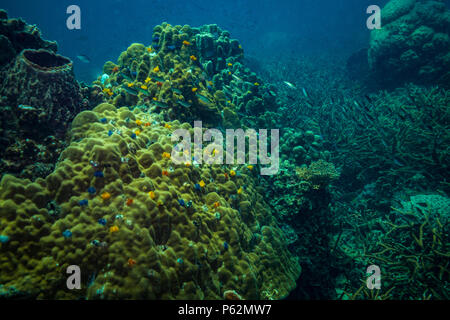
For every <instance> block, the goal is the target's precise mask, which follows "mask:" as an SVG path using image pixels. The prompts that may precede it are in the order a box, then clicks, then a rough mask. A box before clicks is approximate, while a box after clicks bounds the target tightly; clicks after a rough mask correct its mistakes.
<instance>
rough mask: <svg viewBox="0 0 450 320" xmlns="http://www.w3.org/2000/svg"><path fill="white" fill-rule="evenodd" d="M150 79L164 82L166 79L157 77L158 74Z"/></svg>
mask: <svg viewBox="0 0 450 320" xmlns="http://www.w3.org/2000/svg"><path fill="white" fill-rule="evenodd" d="M151 79H152V80H153V81H156V82H163V83H164V81H166V80H164V78H161V77H158V76H152V77H151Z"/></svg>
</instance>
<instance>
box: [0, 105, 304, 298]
mask: <svg viewBox="0 0 450 320" xmlns="http://www.w3.org/2000/svg"><path fill="white" fill-rule="evenodd" d="M180 128H184V129H186V130H189V132H191V134H193V129H192V128H191V127H190V125H189V124H187V123H184V124H181V123H180V122H179V121H174V122H165V121H164V120H163V119H162V118H161V116H160V115H157V114H149V113H148V112H147V111H145V112H144V111H141V110H140V109H139V108H135V109H134V110H133V111H130V110H129V109H128V108H127V107H122V108H119V109H117V108H116V107H115V106H113V105H110V104H106V103H104V104H101V105H99V106H97V107H96V108H95V109H93V110H92V111H83V112H81V113H80V114H79V115H78V116H77V117H76V118H75V119H74V121H73V123H72V129H71V131H70V136H71V143H70V145H69V147H68V148H67V149H66V150H64V152H63V153H62V154H61V158H60V160H59V162H58V164H57V167H56V169H55V171H54V172H53V173H51V174H50V175H48V176H47V177H46V178H45V179H42V178H39V179H37V180H36V181H35V182H31V181H29V180H26V179H19V178H15V177H13V176H10V175H5V176H4V177H3V179H2V180H1V182H0V222H1V223H0V235H1V236H2V237H3V238H2V239H5V241H2V243H0V248H1V251H2V255H1V257H0V284H1V285H2V288H3V289H2V290H3V291H5V292H7V294H8V295H9V296H14V295H15V294H16V295H17V296H24V295H25V296H28V297H35V298H57V299H68V298H71V299H75V298H89V299H98V298H104V299H222V298H223V297H224V296H225V297H226V296H228V294H227V292H232V291H233V290H234V291H235V292H236V293H237V294H239V295H240V296H241V297H243V298H244V299H265V298H273V299H279V298H283V297H285V296H286V295H287V294H288V293H289V292H290V290H292V289H293V288H294V287H295V281H296V279H297V277H298V276H299V273H300V266H299V264H298V261H297V258H295V257H294V256H293V255H292V254H291V253H290V252H289V251H288V250H287V248H286V243H285V233H284V232H283V231H282V230H281V229H280V228H279V227H278V225H277V221H276V219H275V217H274V216H273V215H272V214H271V212H270V210H268V209H267V205H266V204H265V201H264V197H263V195H262V194H261V193H260V190H259V188H258V187H256V186H255V179H256V177H255V175H256V174H257V173H256V168H253V167H252V166H239V167H234V168H229V167H228V166H222V165H210V166H208V165H203V166H197V165H196V164H195V162H192V163H186V164H180V165H175V164H174V163H173V162H172V161H171V159H170V155H171V151H172V148H173V142H172V141H171V134H172V132H173V130H176V129H180ZM69 265H78V266H79V267H80V268H81V271H82V280H83V281H82V282H83V283H82V289H81V290H73V291H72V290H68V289H67V288H66V286H65V282H66V277H67V274H66V269H67V267H68V266H69ZM230 290H231V291H230Z"/></svg>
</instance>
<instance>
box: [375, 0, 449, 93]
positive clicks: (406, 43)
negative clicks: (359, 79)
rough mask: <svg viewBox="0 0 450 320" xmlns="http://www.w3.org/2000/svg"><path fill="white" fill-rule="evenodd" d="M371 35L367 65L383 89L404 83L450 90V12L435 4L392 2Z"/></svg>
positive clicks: (429, 2) (443, 5)
mask: <svg viewBox="0 0 450 320" xmlns="http://www.w3.org/2000/svg"><path fill="white" fill-rule="evenodd" d="M381 19H382V28H381V29H375V30H373V31H372V33H371V40H370V45H369V50H368V62H369V67H370V72H371V73H372V75H373V78H374V79H375V80H376V81H378V82H379V83H380V84H382V85H383V86H398V85H401V84H402V83H404V82H414V83H419V84H424V83H427V84H430V83H431V84H433V83H434V84H440V85H443V86H447V87H448V86H449V83H450V81H449V79H450V72H449V71H448V70H449V69H450V54H449V51H450V11H449V10H448V9H447V7H446V5H445V3H443V2H440V1H434V0H427V1H415V0H391V1H390V2H389V3H388V4H387V5H386V6H385V7H384V8H383V9H382V11H381Z"/></svg>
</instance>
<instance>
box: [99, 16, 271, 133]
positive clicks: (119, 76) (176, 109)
mask: <svg viewBox="0 0 450 320" xmlns="http://www.w3.org/2000/svg"><path fill="white" fill-rule="evenodd" d="M242 60H243V49H242V47H241V45H240V44H239V42H238V41H237V40H235V39H230V35H229V33H228V32H227V31H222V30H221V29H220V28H219V27H217V26H216V25H207V26H203V27H200V28H191V27H190V26H187V25H185V26H172V25H170V24H167V23H163V24H161V25H158V26H156V27H155V28H154V30H153V42H152V44H151V45H149V46H145V45H143V44H140V43H134V44H132V45H131V46H130V47H129V48H128V49H127V50H126V51H124V52H123V53H122V54H121V55H120V56H119V58H118V60H117V64H116V63H114V62H111V61H108V62H107V63H105V65H104V67H103V71H104V75H103V76H102V77H99V79H98V80H97V81H95V82H94V84H95V85H98V86H101V87H102V89H103V90H102V91H103V93H104V96H105V98H106V100H105V101H107V102H109V103H111V104H113V105H115V106H117V107H120V106H127V105H137V106H147V107H148V106H151V107H152V109H151V110H154V111H156V112H160V111H162V112H163V113H164V116H165V119H166V120H174V119H183V121H187V122H192V121H194V120H198V119H202V121H203V122H204V123H205V125H207V126H219V127H220V126H222V127H232V128H236V127H238V126H239V123H240V122H239V116H240V115H242V114H247V115H253V116H255V115H257V114H259V113H261V112H263V111H264V110H266V109H271V108H274V107H276V104H275V103H274V101H275V98H274V95H275V94H274V93H273V92H272V91H270V90H269V89H270V86H267V87H266V86H265V85H263V84H262V82H261V80H260V79H259V78H258V77H257V76H256V74H255V73H253V72H251V71H250V70H249V69H248V68H245V67H244V65H243V62H242Z"/></svg>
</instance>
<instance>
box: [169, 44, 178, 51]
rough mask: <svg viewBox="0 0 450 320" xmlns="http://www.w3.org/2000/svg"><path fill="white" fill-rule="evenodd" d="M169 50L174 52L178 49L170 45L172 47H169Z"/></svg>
mask: <svg viewBox="0 0 450 320" xmlns="http://www.w3.org/2000/svg"><path fill="white" fill-rule="evenodd" d="M167 49H169V50H170V51H173V50H175V49H176V47H175V46H174V45H170V46H167Z"/></svg>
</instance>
